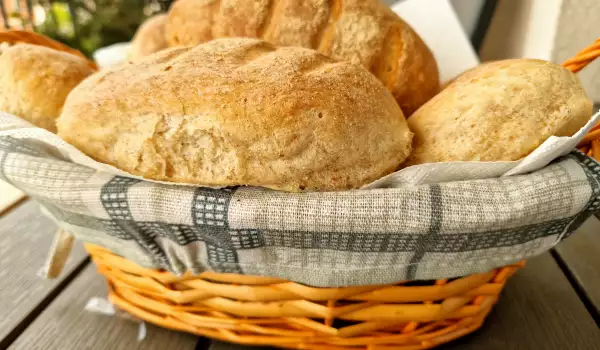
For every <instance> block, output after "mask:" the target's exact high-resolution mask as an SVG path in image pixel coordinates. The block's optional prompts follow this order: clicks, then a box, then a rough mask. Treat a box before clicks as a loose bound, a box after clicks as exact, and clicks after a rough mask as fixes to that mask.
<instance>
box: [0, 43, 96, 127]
mask: <svg viewBox="0 0 600 350" xmlns="http://www.w3.org/2000/svg"><path fill="white" fill-rule="evenodd" d="M92 73H93V69H92V68H90V66H89V65H88V62H87V61H86V60H85V59H83V58H81V57H78V56H75V55H71V54H69V53H65V52H61V51H57V50H53V49H50V48H47V47H43V46H37V45H29V44H17V45H14V46H11V47H8V48H6V49H3V51H2V54H1V55H0V110H2V111H5V112H7V113H11V114H14V115H16V116H18V117H21V118H23V119H25V120H27V121H29V122H31V123H32V124H34V125H36V126H39V127H41V128H44V129H47V130H49V131H52V132H55V131H56V118H58V115H59V114H60V111H61V109H62V106H63V103H64V102H65V99H66V97H67V94H68V93H69V92H70V91H71V89H73V87H75V86H76V85H77V84H79V82H81V81H82V80H83V79H84V78H85V77H87V76H88V75H90V74H92Z"/></svg>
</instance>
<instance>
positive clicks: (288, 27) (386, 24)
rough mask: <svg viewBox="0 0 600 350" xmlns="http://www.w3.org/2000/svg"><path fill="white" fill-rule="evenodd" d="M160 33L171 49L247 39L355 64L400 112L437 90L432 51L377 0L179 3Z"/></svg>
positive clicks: (193, 0) (194, 0) (182, 0)
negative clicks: (376, 82)
mask: <svg viewBox="0 0 600 350" xmlns="http://www.w3.org/2000/svg"><path fill="white" fill-rule="evenodd" d="M166 30H167V40H168V41H169V44H170V45H171V46H178V45H197V44H201V43H204V42H207V41H210V40H212V39H214V38H221V37H253V38H261V39H263V40H266V41H268V42H270V43H273V44H275V45H278V46H300V47H306V48H312V49H315V50H317V51H319V52H320V53H322V54H324V55H326V56H329V57H332V58H334V59H338V60H347V61H351V62H353V63H356V64H361V65H363V66H364V67H365V68H367V69H369V70H370V71H371V72H372V73H373V74H375V75H376V76H377V77H378V78H379V80H381V81H382V82H383V84H384V85H385V86H386V87H387V88H388V89H389V90H390V91H391V92H392V94H393V95H394V97H395V98H396V100H397V101H398V103H399V104H400V107H401V108H402V110H403V111H404V114H405V115H407V116H408V115H410V114H412V112H414V111H415V110H416V109H417V108H418V107H419V106H421V105H422V104H423V103H425V101H427V100H429V99H430V98H431V97H432V96H433V95H435V94H436V93H437V92H438V91H439V74H438V70H437V65H436V62H435V59H434V57H433V55H432V53H431V51H429V48H428V47H427V46H426V45H425V44H424V43H423V41H422V40H421V38H420V37H419V36H418V35H417V34H416V33H415V32H414V31H413V30H412V28H411V27H410V26H409V25H408V24H406V22H404V21H403V20H402V19H400V17H398V15H396V14H395V13H394V12H393V11H392V10H390V9H389V7H387V5H385V4H383V3H382V2H381V1H380V0H344V1H341V0H329V1H328V0H304V1H297V0H279V1H269V0H178V1H177V2H175V3H174V4H173V6H171V9H170V10H169V18H168V21H167V25H166Z"/></svg>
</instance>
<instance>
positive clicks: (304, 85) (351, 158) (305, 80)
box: [58, 38, 412, 191]
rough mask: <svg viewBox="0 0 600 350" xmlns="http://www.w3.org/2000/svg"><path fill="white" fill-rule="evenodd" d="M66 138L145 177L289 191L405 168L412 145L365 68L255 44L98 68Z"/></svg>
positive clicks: (65, 118)
mask: <svg viewBox="0 0 600 350" xmlns="http://www.w3.org/2000/svg"><path fill="white" fill-rule="evenodd" d="M58 134H59V136H61V137H62V138H63V139H65V140H66V141H67V142H69V143H71V144H72V145H74V146H76V147H77V148H79V149H80V150H82V151H83V152H85V153H86V154H88V155H90V156H91V157H93V158H95V159H97V160H98V161H101V162H104V163H108V164H112V165H114V166H116V167H118V168H121V169H123V170H125V171H128V172H130V173H132V174H135V175H140V176H143V177H145V178H149V179H156V180H165V181H173V182H185V183H194V184H199V185H208V186H236V185H250V186H263V187H268V188H273V189H278V190H286V191H302V190H345V189H351V188H359V187H361V186H362V185H364V184H366V183H369V182H371V181H373V180H375V179H377V178H379V177H381V176H383V175H386V174H388V173H390V172H393V171H394V170H396V169H397V168H398V166H399V165H400V164H401V163H402V162H403V161H404V160H405V159H406V157H407V156H408V154H409V153H410V147H411V142H412V133H411V132H410V130H409V129H408V125H407V124H406V120H405V118H404V116H403V115H402V111H401V110H400V108H399V107H398V105H397V103H396V102H395V100H394V98H393V97H392V95H391V94H390V92H389V91H388V90H387V89H386V88H385V87H384V86H383V85H382V84H381V83H380V82H379V81H378V80H377V79H376V78H375V77H374V76H373V75H372V74H370V73H369V72H368V71H367V70H366V69H364V68H362V67H360V66H358V65H353V64H351V63H348V62H336V61H334V60H332V59H329V58H327V57H325V56H323V55H321V54H319V53H318V52H316V51H313V50H310V49H304V48H299V47H280V48H276V47H275V46H273V45H271V44H269V43H266V42H264V41H261V40H257V39H247V38H232V39H217V40H214V41H211V42H209V43H206V44H203V45H199V46H196V47H193V48H192V47H185V48H184V47H181V48H172V49H167V50H164V51H161V52H158V53H156V54H154V55H151V56H148V57H147V58H145V59H143V60H141V61H139V62H137V63H130V64H123V65H120V66H117V67H111V68H108V69H106V70H103V71H100V72H98V73H96V74H95V75H93V76H91V77H90V78H88V79H86V80H85V81H84V82H83V83H82V84H80V85H79V86H78V87H77V88H75V89H74V90H73V91H72V93H71V94H70V95H69V97H68V99H67V102H66V104H65V108H64V111H63V113H62V115H61V117H60V118H59V121H58Z"/></svg>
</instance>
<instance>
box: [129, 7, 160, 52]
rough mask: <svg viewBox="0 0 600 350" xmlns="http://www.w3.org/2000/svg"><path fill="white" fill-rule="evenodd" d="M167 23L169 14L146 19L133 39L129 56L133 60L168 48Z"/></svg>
mask: <svg viewBox="0 0 600 350" xmlns="http://www.w3.org/2000/svg"><path fill="white" fill-rule="evenodd" d="M166 23H167V15H166V14H160V15H155V16H152V17H150V18H148V19H146V20H145V21H144V23H142V25H140V27H139V28H138V30H137V32H136V33H135V35H134V37H133V39H132V40H131V48H130V51H129V56H130V58H131V59H132V60H138V59H140V58H141V57H144V56H148V55H150V54H153V53H155V52H158V51H160V50H163V49H166V48H167V47H168V46H169V44H168V43H167V38H166V36H165V35H166V33H165V24H166Z"/></svg>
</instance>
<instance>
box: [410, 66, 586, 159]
mask: <svg viewBox="0 0 600 350" xmlns="http://www.w3.org/2000/svg"><path fill="white" fill-rule="evenodd" d="M591 115H592V101H591V100H590V99H589V98H588V97H587V96H586V94H585V91H584V90H583V87H582V86H581V83H580V82H579V79H578V78H577V77H576V76H575V74H573V73H571V72H570V71H568V70H566V69H565V68H563V67H561V66H558V65H556V64H553V63H550V62H546V61H541V60H535V59H513V60H505V61H496V62H492V63H487V64H483V65H481V66H479V67H477V68H474V69H472V70H470V71H468V72H466V73H464V74H463V75H461V76H459V77H458V78H457V79H456V80H454V81H453V82H452V83H451V84H450V85H448V86H447V87H446V88H445V89H444V90H442V91H441V92H440V93H439V94H438V95H436V96H435V97H434V98H433V99H431V100H430V101H429V102H427V103H426V104H424V105H423V106H422V107H421V108H420V109H419V110H417V111H416V112H415V113H414V114H413V115H412V116H411V117H410V118H408V124H409V126H410V128H411V130H412V131H413V132H414V133H415V142H414V150H413V153H412V154H411V156H410V158H409V160H408V161H407V163H406V165H415V164H422V163H433V162H449V161H512V160H518V159H521V158H523V157H525V156H527V155H528V154H529V153H531V152H532V151H533V150H534V149H536V148H537V147H538V146H539V145H541V144H542V143H543V142H544V141H545V140H546V139H547V138H549V137H550V136H553V135H554V136H571V135H573V134H574V133H576V132H577V131H578V130H579V129H580V128H581V127H583V126H584V125H585V124H586V123H587V122H588V120H589V119H590V116H591Z"/></svg>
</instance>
